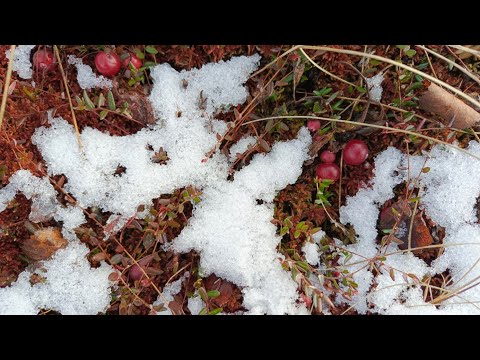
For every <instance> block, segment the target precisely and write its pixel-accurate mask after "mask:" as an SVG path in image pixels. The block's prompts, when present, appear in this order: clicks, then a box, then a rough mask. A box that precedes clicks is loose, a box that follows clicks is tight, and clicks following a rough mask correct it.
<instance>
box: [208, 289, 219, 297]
mask: <svg viewBox="0 0 480 360" xmlns="http://www.w3.org/2000/svg"><path fill="white" fill-rule="evenodd" d="M207 295H208V297H209V298H210V299H213V298H216V297H218V296H220V291H218V290H210V291H208V292H207Z"/></svg>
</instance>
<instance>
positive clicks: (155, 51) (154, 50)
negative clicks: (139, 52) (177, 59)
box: [145, 45, 158, 55]
mask: <svg viewBox="0 0 480 360" xmlns="http://www.w3.org/2000/svg"><path fill="white" fill-rule="evenodd" d="M145 51H146V52H147V53H149V54H154V55H155V54H158V51H157V49H155V48H154V47H153V46H151V45H147V46H146V47H145Z"/></svg>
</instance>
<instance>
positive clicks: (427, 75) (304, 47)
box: [300, 45, 480, 107]
mask: <svg viewBox="0 0 480 360" xmlns="http://www.w3.org/2000/svg"><path fill="white" fill-rule="evenodd" d="M300 48H302V49H307V50H324V51H330V52H336V53H341V54H348V55H355V56H366V57H369V58H371V59H375V60H378V61H383V62H386V63H388V64H392V65H394V66H398V67H401V68H402V69H405V70H408V71H410V72H412V73H415V74H417V75H420V76H422V77H424V78H425V79H428V80H430V81H431V82H433V83H435V84H437V85H438V86H441V87H444V88H446V89H448V90H450V91H452V92H453V93H455V94H457V95H458V96H461V97H463V98H464V99H465V100H468V102H470V103H471V104H473V105H475V106H477V107H480V102H479V101H477V100H475V99H474V98H473V97H471V96H470V95H467V94H465V93H464V92H463V91H461V90H458V89H457V88H455V87H453V86H451V85H449V84H447V83H446V82H444V81H442V80H439V79H437V78H435V77H433V76H431V75H429V74H427V73H425V72H423V71H420V70H417V69H415V68H413V67H411V66H408V65H405V64H402V63H401V62H398V61H395V60H392V59H388V58H386V57H383V56H378V55H373V54H368V53H362V52H360V51H354V50H346V49H337V48H331V47H328V46H309V45H301V46H300Z"/></svg>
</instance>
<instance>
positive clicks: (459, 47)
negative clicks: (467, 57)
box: [447, 45, 480, 58]
mask: <svg viewBox="0 0 480 360" xmlns="http://www.w3.org/2000/svg"><path fill="white" fill-rule="evenodd" d="M447 46H449V47H451V48H454V49H457V50H460V51H463V52H466V53H470V54H472V55H474V56H476V57H478V58H480V51H478V50H475V49H471V48H469V47H467V46H462V45H447Z"/></svg>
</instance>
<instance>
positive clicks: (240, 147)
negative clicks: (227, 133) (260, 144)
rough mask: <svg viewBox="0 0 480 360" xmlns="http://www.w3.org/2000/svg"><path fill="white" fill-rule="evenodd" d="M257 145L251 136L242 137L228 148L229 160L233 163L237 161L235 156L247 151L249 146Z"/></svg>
mask: <svg viewBox="0 0 480 360" xmlns="http://www.w3.org/2000/svg"><path fill="white" fill-rule="evenodd" d="M256 143H257V139H256V138H255V137H253V136H244V137H242V138H241V139H240V140H238V141H237V142H236V143H235V144H233V145H232V146H231V147H230V160H231V161H232V162H233V161H235V160H236V159H237V154H243V153H244V152H245V151H247V150H248V147H249V146H253V145H255V144H256Z"/></svg>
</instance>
